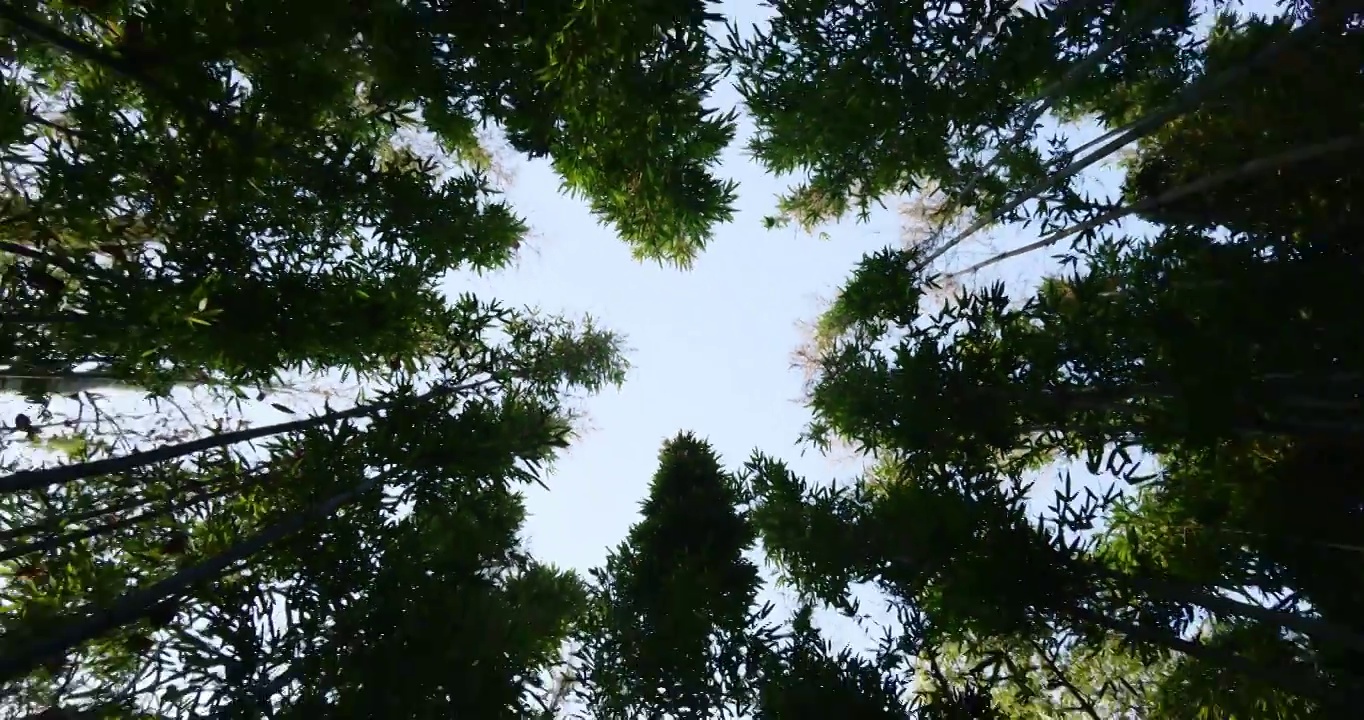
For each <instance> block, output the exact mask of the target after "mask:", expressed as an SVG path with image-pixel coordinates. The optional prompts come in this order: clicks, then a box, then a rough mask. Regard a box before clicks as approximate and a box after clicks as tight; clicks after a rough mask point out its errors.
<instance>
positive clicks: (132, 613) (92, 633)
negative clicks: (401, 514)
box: [0, 473, 389, 683]
mask: <svg viewBox="0 0 1364 720" xmlns="http://www.w3.org/2000/svg"><path fill="white" fill-rule="evenodd" d="M388 477H389V474H388V473H383V474H378V475H375V476H374V477H372V478H368V479H366V480H364V481H362V482H360V483H358V484H356V485H355V487H353V488H351V489H350V490H346V491H344V492H340V493H337V494H336V495H333V496H332V497H330V498H328V499H327V500H325V501H323V502H321V503H318V504H316V505H313V506H311V507H309V508H306V509H305V510H303V511H302V512H299V513H297V514H295V515H293V516H291V517H289V518H287V519H285V520H281V521H279V522H277V523H275V524H274V525H271V526H270V527H267V528H266V529H264V530H262V531H261V532H259V533H257V534H256V535H255V536H254V537H252V538H251V539H249V540H246V541H244V542H241V543H238V544H237V545H236V546H235V547H233V548H231V549H229V550H227V551H225V552H222V553H220V554H218V555H216V556H214V557H212V558H209V559H208V560H205V561H204V562H201V563H199V564H197V565H192V566H190V567H187V568H184V569H183V570H180V571H179V572H177V573H175V574H174V575H172V576H170V577H168V578H166V579H164V580H161V581H159V582H156V583H153V584H151V585H149V586H147V587H145V588H138V589H136V590H133V591H131V592H128V593H125V594H124V595H122V596H121V597H119V598H118V599H117V600H115V601H114V602H113V603H112V604H111V605H110V607H108V608H107V609H104V608H98V607H89V606H86V609H85V611H84V612H81V613H79V614H78V615H77V616H75V617H70V618H68V620H67V622H65V623H63V624H62V625H61V626H60V628H61V629H59V630H57V631H56V632H55V633H53V634H52V635H51V636H50V637H48V638H46V639H43V640H39V641H36V642H30V643H27V644H25V645H23V646H21V647H18V648H16V649H15V650H14V651H13V652H10V653H8V654H6V655H3V656H0V683H5V682H11V681H13V680H15V679H16V678H19V677H21V676H23V675H25V674H27V673H29V672H31V671H32V670H33V669H34V668H35V667H37V666H38V665H40V664H41V663H42V662H43V660H44V659H45V658H49V657H52V656H56V655H61V654H64V653H67V652H69V651H71V649H73V648H75V647H77V646H79V645H81V644H83V643H85V642H87V641H89V640H92V639H94V638H96V637H99V636H101V635H103V634H105V633H108V632H109V631H111V630H114V629H116V628H119V627H122V626H124V625H127V624H130V623H133V622H136V621H138V620H140V619H141V618H143V617H144V616H146V614H147V613H148V612H149V611H150V610H151V609H152V608H153V607H154V606H156V605H157V604H158V603H161V602H163V601H165V600H167V599H170V598H172V597H174V596H176V595H177V594H180V593H183V592H184V591H186V590H188V589H189V588H190V587H192V586H194V585H195V584H197V583H201V582H208V581H213V580H216V579H218V578H219V577H221V576H222V574H223V573H224V571H226V570H228V569H229V568H231V567H232V566H233V565H235V564H236V563H238V562H240V561H243V560H247V559H249V558H250V557H252V556H253V555H255V554H256V553H258V552H260V551H261V550H264V549H265V548H267V547H269V546H270V545H272V544H274V543H276V542H278V541H280V540H283V539H284V538H286V537H289V536H290V535H293V534H294V533H296V532H298V531H299V530H302V529H303V528H304V527H306V526H307V525H308V524H309V523H311V522H313V521H315V520H323V519H326V518H328V517H330V516H331V515H332V514H334V513H335V512H336V511H337V510H338V509H339V508H341V507H343V506H344V505H346V504H348V503H350V502H352V501H354V500H355V498H357V497H358V496H360V495H362V494H364V493H366V492H368V491H370V490H372V489H374V488H375V487H376V486H378V485H379V484H380V483H381V482H382V481H383V480H385V479H387V478H388Z"/></svg>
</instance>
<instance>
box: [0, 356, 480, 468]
mask: <svg viewBox="0 0 1364 720" xmlns="http://www.w3.org/2000/svg"><path fill="white" fill-rule="evenodd" d="M487 382H488V381H487V380H482V381H477V382H470V383H459V384H454V385H443V386H439V387H437V388H435V389H433V390H430V391H427V392H426V393H423V394H421V395H418V396H416V398H414V399H415V400H417V401H421V400H427V399H432V398H438V397H442V396H446V395H451V394H454V393H457V392H462V391H464V390H469V389H472V388H474V387H477V386H479V385H482V384H486V383H487ZM405 400H406V398H397V399H393V400H386V401H384V402H378V403H372V404H369V405H356V406H355V407H352V408H350V409H348V410H338V411H333V412H329V413H323V414H320V415H315V416H313V417H310V418H305V419H303V420H294V421H291V422H285V423H277V424H274V425H264V426H261V427H256V428H247V429H244V430H237V431H234V432H227V433H217V434H214V435H210V436H208V437H203V438H197V439H195V440H190V441H188V442H183V443H177V444H174V445H163V446H161V447H158V448H155V449H153V450H143V451H140V452H134V453H130V454H128V455H124V456H122V457H115V458H105V459H102V460H93V461H90V462H84V463H75V464H71V465H59V466H57V467H50V468H42V469H38V470H22V471H20V472H17V473H13V474H11V475H8V476H6V477H3V478H0V492H18V491H21V490H32V489H35V488H40V487H46V486H48V485H62V484H66V483H71V482H75V481H77V480H82V479H85V478H89V477H98V476H100V475H111V474H113V473H118V472H124V471H127V470H132V469H135V468H139V467H142V466H144V465H151V464H153V463H158V462H164V461H166V460H174V459H176V458H180V457H184V456H186V455H192V454H194V453H197V452H202V451H204V450H212V449H214V448H220V447H227V446H229V445H235V444H237V443H243V442H248V441H251V440H256V439H259V438H264V437H270V436H271V435H279V434H282V433H289V432H297V431H299V430H308V429H310V428H315V427H320V426H322V425H326V424H327V423H331V422H336V421H338V420H348V419H353V418H359V417H365V416H367V415H372V414H374V413H377V412H381V411H383V410H387V409H389V408H391V407H394V406H395V405H398V404H399V403H402V402H404V401H405Z"/></svg>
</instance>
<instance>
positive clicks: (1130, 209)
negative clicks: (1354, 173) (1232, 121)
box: [947, 135, 1364, 280]
mask: <svg viewBox="0 0 1364 720" xmlns="http://www.w3.org/2000/svg"><path fill="white" fill-rule="evenodd" d="M1361 145H1364V135H1350V136H1347V137H1340V138H1335V139H1334V140H1328V141H1327V142H1323V143H1317V144H1315V145H1308V146H1307V147H1298V148H1293V149H1291V150H1287V151H1284V152H1281V153H1277V154H1275V155H1270V156H1268V157H1260V158H1255V159H1254V160H1250V161H1248V162H1245V163H1242V164H1241V165H1238V166H1237V167H1234V168H1229V169H1226V170H1222V171H1221V172H1215V173H1212V174H1210V175H1205V176H1204V177H1201V178H1199V179H1197V180H1194V181H1193V182H1189V183H1185V184H1184V185H1180V186H1179V187H1177V188H1173V189H1171V190H1167V191H1166V192H1164V193H1161V194H1160V195H1158V196H1156V197H1152V198H1146V199H1145V200H1141V201H1139V202H1135V203H1132V204H1130V205H1123V206H1121V207H1117V208H1114V209H1112V210H1110V211H1108V212H1106V213H1103V214H1101V215H1099V216H1098V217H1095V218H1093V219H1090V220H1087V221H1085V222H1083V223H1078V224H1076V225H1072V226H1070V227H1068V228H1065V229H1062V230H1058V231H1057V232H1054V233H1052V234H1050V235H1047V236H1046V237H1043V238H1042V239H1040V240H1037V241H1035V242H1031V243H1028V244H1027V245H1023V246H1022V247H1017V248H1014V249H1013V250H1006V251H1004V252H1002V253H999V254H998V255H995V256H993V257H990V258H987V259H985V260H982V261H980V262H978V263H976V264H975V265H972V266H970V267H968V268H966V269H965V270H961V271H958V272H954V273H952V274H950V275H948V276H947V279H948V280H952V279H956V278H959V277H961V276H963V275H970V274H971V273H974V272H977V271H979V270H982V269H984V268H987V267H990V266H991V265H995V264H998V263H1001V262H1004V261H1005V260H1008V259H1009V258H1014V257H1018V256H1019V255H1025V254H1027V253H1030V252H1033V251H1035V250H1041V249H1043V248H1045V247H1048V246H1050V245H1054V244H1056V243H1057V242H1060V241H1061V240H1064V239H1066V238H1068V237H1071V236H1072V235H1078V234H1080V233H1082V232H1084V231H1086V230H1090V229H1092V228H1096V227H1099V226H1101V225H1105V224H1107V223H1109V222H1112V221H1114V220H1119V219H1122V218H1124V217H1126V216H1128V215H1131V214H1133V213H1138V212H1142V211H1143V210H1150V209H1152V208H1156V207H1159V206H1161V205H1166V204H1168V203H1172V202H1174V201H1176V200H1181V199H1183V198H1185V197H1188V196H1190V195H1196V194H1198V193H1203V192H1207V191H1208V190H1211V189H1213V188H1215V187H1217V186H1218V185H1224V184H1226V183H1228V182H1231V181H1233V180H1240V179H1243V178H1246V177H1250V176H1253V175H1257V174H1259V173H1263V172H1266V171H1268V170H1275V169H1278V168H1281V167H1284V166H1287V165H1292V164H1294V163H1300V162H1305V161H1307V160H1312V159H1315V158H1317V157H1320V156H1323V155H1330V154H1332V153H1338V152H1343V151H1346V150H1351V149H1353V148H1355V147H1357V146H1361Z"/></svg>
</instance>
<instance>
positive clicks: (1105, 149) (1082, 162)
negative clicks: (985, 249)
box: [916, 21, 1317, 270]
mask: <svg viewBox="0 0 1364 720" xmlns="http://www.w3.org/2000/svg"><path fill="white" fill-rule="evenodd" d="M1316 27H1317V23H1316V22H1315V21H1311V22H1308V23H1305V24H1304V25H1302V26H1301V27H1298V28H1295V29H1294V30H1293V32H1292V33H1291V34H1290V35H1289V37H1288V38H1286V39H1284V40H1281V41H1279V42H1275V43H1272V44H1271V45H1270V46H1269V47H1267V48H1265V49H1263V50H1261V51H1260V52H1259V53H1258V54H1257V55H1255V57H1253V58H1251V59H1250V60H1249V61H1247V62H1245V63H1242V64H1240V65H1237V66H1236V67H1233V68H1231V69H1228V70H1224V71H1222V72H1220V73H1218V74H1217V75H1214V76H1212V77H1206V76H1205V77H1201V78H1199V79H1198V80H1196V81H1194V82H1192V83H1190V84H1189V85H1188V86H1186V87H1185V88H1184V89H1183V90H1182V91H1180V93H1179V95H1178V97H1176V99H1175V100H1174V101H1173V102H1171V103H1169V104H1167V105H1164V106H1162V107H1161V108H1159V109H1158V110H1154V111H1152V112H1150V113H1147V114H1146V115H1144V116H1142V117H1141V118H1139V119H1137V120H1135V121H1133V122H1131V123H1129V124H1127V125H1126V126H1124V127H1123V128H1121V132H1120V133H1119V134H1118V135H1116V136H1115V137H1114V138H1113V139H1112V140H1110V141H1109V142H1107V143H1105V144H1104V145H1103V146H1102V147H1100V148H1099V149H1098V150H1095V151H1094V152H1093V153H1091V154H1090V155H1087V156H1085V157H1084V158H1081V159H1079V160H1072V161H1071V162H1069V163H1068V164H1067V165H1066V166H1065V167H1063V168H1061V169H1060V170H1057V171H1056V172H1054V173H1052V174H1050V175H1048V176H1047V177H1046V178H1044V179H1042V180H1040V181H1038V182H1037V183H1036V184H1034V185H1033V186H1032V187H1030V188H1028V189H1027V190H1024V191H1023V192H1022V193H1020V194H1019V195H1018V197H1016V198H1015V199H1013V200H1012V201H1010V202H1009V203H1007V204H1005V206H1004V207H1002V208H1000V209H998V210H996V211H995V212H993V213H991V214H990V215H989V216H988V217H986V218H984V219H981V220H977V221H976V222H974V223H972V224H971V225H970V226H968V227H967V228H966V229H965V230H963V231H961V232H960V233H958V234H957V235H956V236H955V237H953V238H952V239H951V240H949V241H947V243H946V244H944V245H943V247H942V248H941V252H946V251H947V250H948V249H950V248H952V247H955V246H956V245H958V244H959V243H961V242H962V241H963V240H965V239H967V238H969V237H970V236H972V235H974V234H975V233H977V232H979V231H980V230H981V229H983V228H985V227H987V226H989V225H992V224H994V223H996V222H998V221H999V219H1000V218H1002V217H1004V216H1005V215H1007V214H1008V213H1010V212H1013V211H1014V210H1017V209H1018V208H1019V207H1021V206H1022V205H1023V204H1024V203H1026V202H1028V201H1029V200H1032V199H1033V198H1035V197H1037V196H1038V195H1040V194H1042V193H1044V192H1046V191H1047V190H1049V189H1051V188H1053V187H1055V186H1056V185H1057V184H1059V183H1060V182H1061V181H1063V180H1066V179H1068V178H1070V177H1072V176H1074V175H1076V174H1078V173H1079V172H1080V171H1082V170H1085V169H1086V168H1088V167H1089V166H1091V165H1094V164H1095V163H1097V162H1099V161H1100V160H1102V159H1104V158H1106V157H1108V156H1109V155H1111V154H1113V153H1114V152H1115V151H1117V150H1119V149H1121V148H1123V147H1124V146H1126V145H1127V144H1128V143H1131V142H1133V141H1135V140H1139V139H1141V138H1142V137H1145V136H1146V135H1149V134H1150V133H1152V132H1154V131H1156V130H1157V129H1159V128H1160V127H1161V126H1163V125H1164V124H1165V123H1166V122H1168V121H1170V120H1172V119H1174V118H1176V117H1179V116H1180V115H1183V114H1184V113H1186V112H1188V111H1190V110H1193V109H1194V108H1196V107H1198V105H1200V104H1202V102H1203V100H1204V99H1205V98H1206V97H1207V96H1208V95H1210V94H1211V93H1212V92H1213V91H1215V90H1218V89H1220V88H1222V87H1223V86H1226V85H1228V84H1230V83H1232V82H1234V81H1236V80H1239V79H1241V78H1242V77H1244V76H1246V75H1248V74H1250V72H1251V71H1252V70H1254V69H1255V68H1256V67H1259V66H1261V65H1263V64H1265V63H1267V62H1269V61H1270V60H1272V59H1274V57H1275V56H1276V55H1278V54H1279V53H1281V52H1283V51H1284V50H1286V49H1287V48H1288V46H1289V44H1290V42H1289V41H1290V40H1293V41H1296V40H1299V39H1301V38H1302V37H1303V36H1305V35H1306V34H1307V32H1308V31H1309V30H1315V29H1316ZM939 254H941V253H939ZM923 267H926V266H925V264H923V263H919V264H918V265H917V266H916V270H920V269H922V268H923Z"/></svg>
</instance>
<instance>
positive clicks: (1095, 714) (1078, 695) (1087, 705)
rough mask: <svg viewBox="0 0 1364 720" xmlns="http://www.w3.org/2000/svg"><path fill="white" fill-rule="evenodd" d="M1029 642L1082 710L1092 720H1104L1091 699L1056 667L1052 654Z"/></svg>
mask: <svg viewBox="0 0 1364 720" xmlns="http://www.w3.org/2000/svg"><path fill="white" fill-rule="evenodd" d="M1028 642H1029V643H1030V644H1031V645H1032V648H1033V650H1034V651H1035V652H1036V653H1037V655H1038V657H1040V658H1042V662H1043V663H1044V664H1045V665H1046V666H1047V670H1048V671H1049V672H1051V675H1052V677H1054V678H1056V681H1057V682H1059V683H1061V685H1062V686H1063V687H1065V689H1066V690H1067V691H1069V692H1070V694H1071V696H1072V697H1074V698H1075V701H1076V702H1078V703H1080V707H1081V709H1083V710H1084V711H1085V714H1086V715H1088V716H1089V717H1090V720H1103V718H1101V717H1099V711H1098V710H1097V709H1095V707H1094V703H1093V702H1091V701H1090V699H1089V697H1088V696H1087V695H1085V694H1084V693H1082V692H1080V689H1079V688H1077V687H1075V684H1074V683H1072V682H1071V681H1070V678H1069V677H1067V676H1066V674H1065V673H1064V672H1063V671H1062V670H1061V668H1059V667H1057V666H1056V661H1055V659H1054V658H1052V656H1051V654H1050V653H1048V652H1047V651H1046V649H1044V648H1043V647H1042V645H1041V644H1040V643H1038V642H1037V641H1036V640H1029V641H1028Z"/></svg>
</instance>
